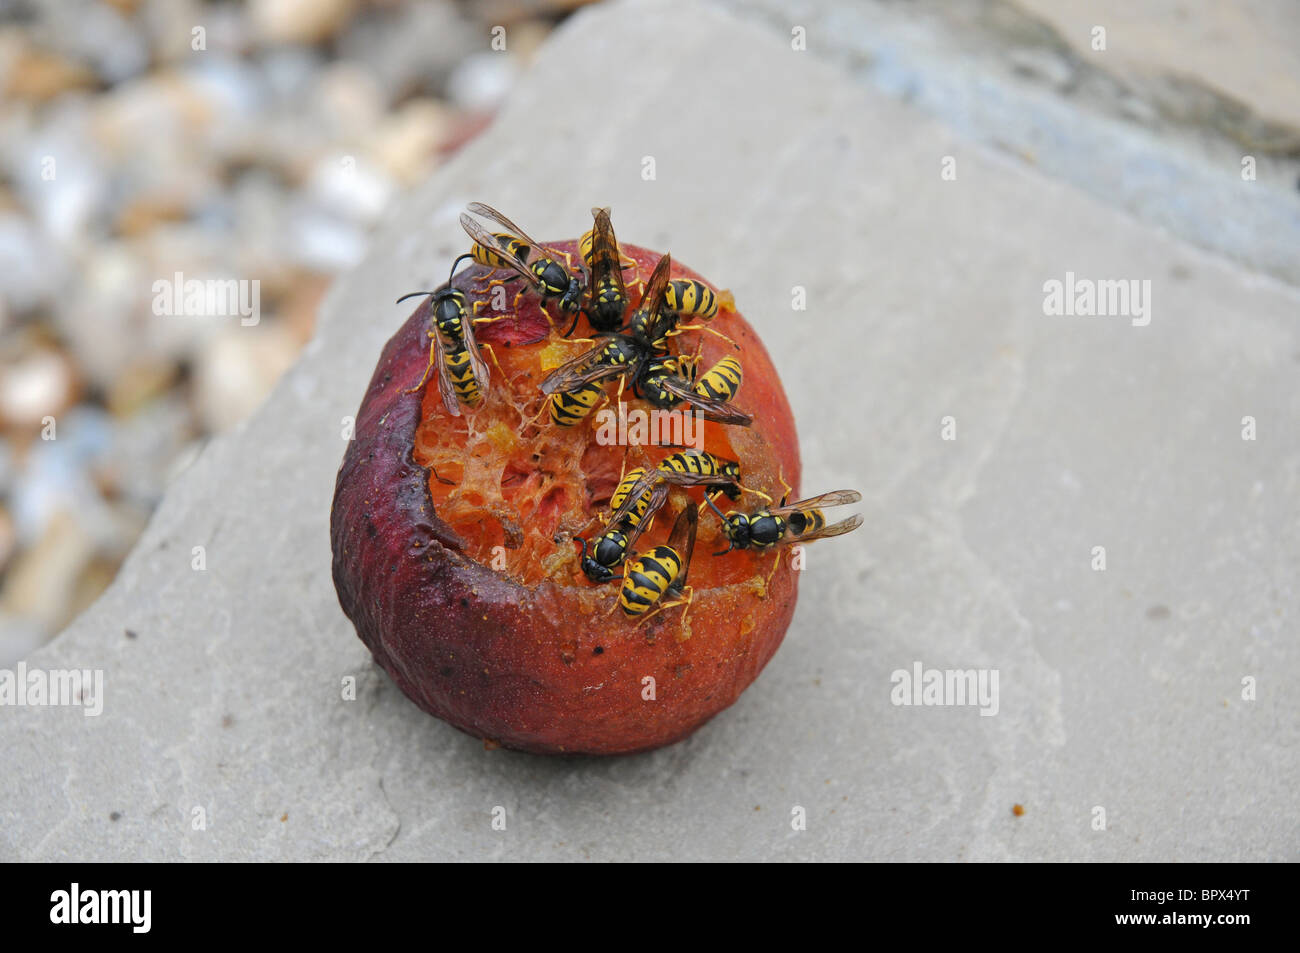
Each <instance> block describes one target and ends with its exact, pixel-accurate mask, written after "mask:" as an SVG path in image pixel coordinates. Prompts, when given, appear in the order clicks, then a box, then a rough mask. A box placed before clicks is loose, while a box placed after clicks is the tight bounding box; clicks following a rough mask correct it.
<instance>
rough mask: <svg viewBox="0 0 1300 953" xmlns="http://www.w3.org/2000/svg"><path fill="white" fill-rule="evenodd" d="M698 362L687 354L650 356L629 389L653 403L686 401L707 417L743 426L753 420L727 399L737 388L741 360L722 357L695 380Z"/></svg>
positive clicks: (670, 404)
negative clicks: (686, 355) (683, 355)
mask: <svg viewBox="0 0 1300 953" xmlns="http://www.w3.org/2000/svg"><path fill="white" fill-rule="evenodd" d="M697 366H698V364H697V361H695V360H693V359H691V358H687V357H672V356H668V355H661V356H656V357H652V358H650V359H648V360H647V361H645V362H644V364H643V365H642V368H641V371H640V373H639V374H638V375H637V377H636V379H635V380H634V381H633V384H632V389H633V391H634V392H635V393H636V394H637V395H638V396H640V397H644V398H645V399H646V400H648V401H649V402H650V403H651V404H653V405H654V406H655V407H662V408H671V407H676V406H678V405H679V404H682V403H686V404H689V405H690V406H691V407H693V408H695V409H696V410H698V411H699V412H700V413H701V414H702V415H703V416H704V418H705V419H706V420H715V421H717V422H718V423H724V424H738V425H739V426H742V427H748V426H749V425H750V424H752V423H753V422H754V418H753V417H752V416H750V415H749V414H747V413H745V412H744V411H742V410H740V409H738V408H736V407H734V406H733V405H732V404H731V403H730V400H731V398H732V397H734V396H735V395H736V392H737V391H738V390H739V389H740V376H741V370H740V362H739V361H737V360H736V359H735V358H734V357H725V358H723V359H722V360H721V361H719V362H718V363H717V364H715V365H714V366H713V367H712V368H710V369H709V371H708V372H706V373H705V374H704V376H703V377H701V378H700V379H699V380H698V381H697V380H696V374H697V373H698V372H697Z"/></svg>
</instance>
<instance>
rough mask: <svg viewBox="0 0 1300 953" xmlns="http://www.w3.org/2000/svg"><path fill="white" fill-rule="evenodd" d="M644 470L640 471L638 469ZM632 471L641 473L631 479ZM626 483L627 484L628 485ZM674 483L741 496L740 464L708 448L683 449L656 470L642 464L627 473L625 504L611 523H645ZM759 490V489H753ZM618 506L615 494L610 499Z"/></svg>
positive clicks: (623, 491) (622, 489)
mask: <svg viewBox="0 0 1300 953" xmlns="http://www.w3.org/2000/svg"><path fill="white" fill-rule="evenodd" d="M638 471H640V472H638ZM632 474H637V476H636V479H635V480H631V479H630V478H631V476H632ZM623 484H627V486H626V487H624V485H623ZM674 486H703V487H705V488H706V492H713V491H716V490H721V491H722V492H723V493H725V494H726V495H727V496H728V497H729V498H730V499H732V500H736V499H739V498H740V494H741V490H742V488H741V486H740V464H739V463H737V462H736V461H735V460H726V459H723V458H722V457H718V456H714V455H713V454H711V453H709V452H708V451H707V450H682V451H680V452H678V453H674V454H670V455H669V456H667V457H664V459H662V460H660V461H659V464H658V466H656V467H655V468H654V469H653V470H644V469H641V468H638V469H637V470H633V471H631V473H629V475H628V477H625V478H624V480H623V483H622V484H620V485H619V489H618V490H617V491H615V493H616V495H620V494H621V496H620V499H621V500H622V502H621V505H618V506H615V507H614V515H613V516H612V517H611V518H610V521H609V522H610V525H611V526H619V525H623V523H624V521H625V520H628V519H630V518H633V516H634V515H635V518H636V519H638V520H639V521H640V523H641V525H644V524H645V523H646V522H647V521H649V519H650V517H652V516H654V515H655V514H656V513H657V512H659V510H660V508H661V507H663V505H664V502H665V501H666V500H667V499H668V491H669V490H670V489H671V488H672V487H674ZM750 492H752V493H757V492H758V491H757V490H751V491H750ZM610 504H611V506H614V500H613V498H611V499H610Z"/></svg>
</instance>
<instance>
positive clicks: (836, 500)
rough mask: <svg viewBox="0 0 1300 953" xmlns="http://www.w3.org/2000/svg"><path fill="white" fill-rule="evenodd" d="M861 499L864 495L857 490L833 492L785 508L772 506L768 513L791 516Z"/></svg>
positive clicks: (790, 504) (787, 505) (789, 504)
mask: <svg viewBox="0 0 1300 953" xmlns="http://www.w3.org/2000/svg"><path fill="white" fill-rule="evenodd" d="M860 499H862V494H861V493H859V492H858V491H857V490H831V492H829V493H823V494H822V495H821V496H814V497H812V498H811V499H807V500H799V501H798V502H796V503H788V504H786V505H784V506H770V507H768V510H767V511H768V512H769V513H771V514H772V515H773V516H789V515H790V514H791V513H797V512H799V511H801V510H820V509H823V508H824V507H828V506H843V505H845V504H846V503H856V502H858V500H860Z"/></svg>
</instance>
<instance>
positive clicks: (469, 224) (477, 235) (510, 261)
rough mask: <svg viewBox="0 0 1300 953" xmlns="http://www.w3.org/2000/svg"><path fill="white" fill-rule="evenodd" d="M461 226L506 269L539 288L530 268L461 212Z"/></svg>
mask: <svg viewBox="0 0 1300 953" xmlns="http://www.w3.org/2000/svg"><path fill="white" fill-rule="evenodd" d="M460 225H461V228H463V229H465V233H466V234H467V235H469V237H470V238H472V239H473V240H474V242H475V243H476V244H478V245H482V246H483V247H484V248H486V249H487V250H488V251H491V252H494V253H495V254H496V255H497V256H498V257H500V258H501V260H502V261H504V262H505V263H506V267H508V268H510V269H511V270H512V271H514V272H516V273H517V274H518V275H519V276H520V277H521V278H523V279H524V280H525V281H527V282H528V283H529V284H530V285H532V286H533V287H537V285H538V284H539V283H540V282H539V281H538V278H537V276H536V275H534V274H533V273H532V272H531V271H529V270H528V266H527V265H525V264H524V263H523V262H522V261H520V260H519V259H518V258H516V257H515V256H514V255H513V254H512V253H511V252H510V251H509V250H508V249H506V247H505V246H504V245H502V244H501V242H499V241H497V237H496V236H495V235H493V234H492V233H491V232H489V231H488V230H487V229H486V228H484V227H483V226H482V225H480V224H479V223H478V222H476V221H474V219H472V218H470V217H469V216H468V215H466V214H465V213H464V212H461V214H460Z"/></svg>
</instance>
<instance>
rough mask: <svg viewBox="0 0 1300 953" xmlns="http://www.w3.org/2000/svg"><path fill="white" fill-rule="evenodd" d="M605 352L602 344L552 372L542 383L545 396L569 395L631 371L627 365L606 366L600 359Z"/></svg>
mask: <svg viewBox="0 0 1300 953" xmlns="http://www.w3.org/2000/svg"><path fill="white" fill-rule="evenodd" d="M604 351H605V345H604V344H601V345H598V346H596V347H593V348H591V349H589V350H586V351H583V352H582V353H581V354H579V355H578V356H577V357H575V358H573V360H571V361H567V362H566V363H564V364H561V365H560V366H559V367H557V368H556V369H555V370H553V371H551V373H550V374H548V375H547V376H546V379H545V380H543V381H542V384H541V390H542V393H543V394H546V395H548V396H549V395H551V394H557V393H562V392H563V393H567V392H568V391H571V390H577V389H578V388H579V387H582V386H584V385H586V384H590V383H591V382H592V381H601V380H604V379H605V378H607V377H617V376H618V375H620V374H624V373H626V372H627V371H628V370H629V369H632V370H634V369H635V368H629V365H627V364H605V363H601V362H600V360H599V358H600V355H601V354H602V353H604Z"/></svg>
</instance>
